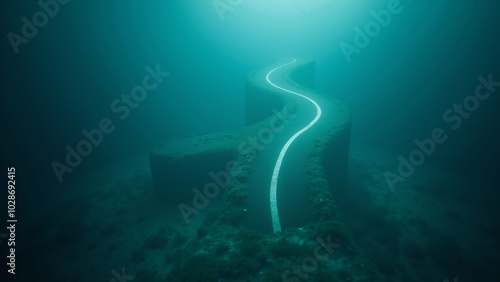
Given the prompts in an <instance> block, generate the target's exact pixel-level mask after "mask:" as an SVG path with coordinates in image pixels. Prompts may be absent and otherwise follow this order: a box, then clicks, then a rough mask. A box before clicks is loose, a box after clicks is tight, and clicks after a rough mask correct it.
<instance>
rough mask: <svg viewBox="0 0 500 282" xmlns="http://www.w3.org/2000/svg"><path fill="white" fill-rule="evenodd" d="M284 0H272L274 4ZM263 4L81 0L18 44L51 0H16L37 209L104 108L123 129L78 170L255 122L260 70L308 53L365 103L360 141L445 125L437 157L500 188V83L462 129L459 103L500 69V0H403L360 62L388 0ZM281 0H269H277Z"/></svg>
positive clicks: (9, 140) (8, 6) (22, 161)
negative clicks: (352, 50)
mask: <svg viewBox="0 0 500 282" xmlns="http://www.w3.org/2000/svg"><path fill="white" fill-rule="evenodd" d="M265 2H269V3H268V4H264V3H265ZM305 2H308V1H297V0H296V1H290V2H289V4H288V6H287V5H286V4H284V3H286V1H253V0H252V1H250V0H246V1H243V2H242V3H241V5H238V6H236V7H234V10H233V11H229V12H226V13H224V15H223V16H224V20H222V21H221V19H220V18H219V17H218V15H217V13H216V11H215V9H214V7H213V5H212V2H211V1H195V0H189V1H141V2H138V1H117V0H114V1H97V0H92V1H75V0H73V1H69V3H67V4H66V5H59V6H60V7H59V8H60V9H59V11H58V12H57V13H55V15H54V17H50V18H49V20H48V22H47V24H46V25H45V26H43V27H40V28H39V30H38V32H37V34H36V35H35V36H34V37H33V38H31V39H29V42H28V43H27V44H21V45H20V46H19V52H18V53H17V54H16V53H15V52H14V50H13V47H12V45H11V43H10V42H9V38H8V36H7V35H8V34H9V32H14V33H16V34H18V35H21V34H22V32H21V28H22V25H23V22H22V21H21V18H22V17H27V18H28V19H29V20H30V21H32V19H33V15H34V14H35V13H36V12H37V11H39V10H40V9H41V8H40V6H39V5H38V4H37V3H36V1H26V2H19V1H2V2H1V4H0V9H1V16H0V21H1V24H0V25H1V27H0V28H1V34H2V35H3V37H2V38H3V39H2V41H1V47H2V60H1V69H2V75H1V79H2V81H1V83H2V102H1V107H2V119H3V120H2V124H3V126H4V127H3V130H2V154H3V155H2V164H3V166H4V167H5V166H16V169H17V171H18V177H19V179H22V180H23V182H24V183H23V184H22V186H23V187H25V188H23V191H20V194H21V195H24V196H25V200H24V201H25V203H29V206H27V205H28V204H23V205H20V206H19V210H20V211H21V212H25V213H29V212H31V211H33V210H36V209H43V206H44V205H46V204H50V199H51V198H52V197H53V196H55V195H57V194H59V193H60V192H61V191H60V189H61V184H60V183H59V181H58V179H57V177H56V175H55V174H54V172H53V170H52V168H51V163H52V162H53V161H58V162H61V163H63V162H64V158H65V155H66V150H65V146H67V145H69V146H71V147H73V148H75V147H76V144H77V143H78V142H79V141H81V140H82V139H83V138H84V136H83V135H82V133H81V131H82V130H83V129H87V130H90V129H93V128H96V127H97V126H98V123H99V121H100V120H101V119H102V118H105V117H108V118H110V119H111V120H112V121H113V123H114V125H116V130H115V131H114V132H112V133H111V134H107V135H105V136H104V139H103V142H102V144H100V145H99V146H98V147H94V148H93V152H92V153H91V154H90V155H89V156H87V157H84V158H83V162H82V164H81V165H80V166H78V167H77V168H75V171H74V172H72V173H71V174H65V175H64V178H65V179H67V178H71V177H73V176H74V175H77V174H78V173H79V171H85V170H89V169H92V168H94V167H96V166H98V165H100V164H102V163H106V162H111V161H115V160H119V159H122V158H127V157H128V156H131V155H134V154H137V153H143V152H147V151H148V150H150V149H151V148H152V146H154V145H155V144H157V143H159V142H162V141H164V140H167V139H171V138H177V137H180V136H183V135H186V134H195V133H201V132H208V131H213V130H219V129H234V128H238V127H241V126H243V125H244V108H245V104H244V101H245V100H244V99H245V97H244V80H245V77H246V75H247V74H248V73H249V72H250V71H251V70H253V69H255V68H258V67H261V66H263V65H266V64H269V63H271V62H274V61H276V60H279V59H283V58H289V57H292V56H303V57H312V58H315V59H316V62H317V88H318V90H320V91H322V92H325V93H328V94H330V95H332V96H334V97H336V98H338V99H339V100H341V101H342V102H344V103H345V104H346V105H347V106H349V107H350V109H351V111H352V113H353V133H352V142H353V143H356V144H363V145H369V146H375V147H381V148H384V149H387V150H390V151H391V152H394V153H396V154H401V155H403V156H405V157H407V156H408V154H409V153H410V152H411V151H412V150H414V149H415V148H416V146H415V144H414V143H413V140H414V139H420V140H422V139H424V138H429V137H430V136H431V131H432V130H433V129H434V128H443V129H444V130H445V131H446V133H447V135H448V137H449V138H448V140H447V141H446V142H445V143H444V144H440V145H438V146H437V148H436V152H435V154H433V155H432V156H431V157H429V158H428V159H427V160H426V163H425V165H427V164H431V163H434V164H438V165H440V166H442V167H444V168H446V169H449V170H451V171H453V172H455V173H457V174H463V175H468V176H470V178H469V179H470V182H471V189H476V191H477V194H478V195H479V196H478V197H480V198H484V199H497V198H498V192H497V188H498V187H499V183H500V181H499V180H498V177H497V175H498V172H499V171H500V162H499V161H498V160H499V157H500V149H499V146H498V139H499V137H500V123H499V121H500V119H499V118H500V112H499V111H498V108H499V106H500V97H499V96H500V88H497V89H496V91H495V92H494V93H492V95H491V97H490V98H488V99H487V100H485V101H481V103H480V105H479V108H478V109H477V110H476V111H474V112H472V113H471V115H470V117H469V118H468V119H464V120H463V124H462V125H461V126H460V127H459V128H458V129H457V130H452V129H451V127H450V125H451V124H450V123H446V122H445V121H444V120H443V113H444V112H445V111H446V110H447V109H449V108H451V107H452V106H453V104H455V103H463V101H464V99H465V98H466V97H467V96H469V95H473V94H474V91H475V88H476V86H477V85H478V83H479V81H478V79H477V77H478V76H479V75H482V76H483V77H487V76H488V75H490V74H491V75H492V77H493V80H494V81H500V64H499V63H500V52H499V51H498V50H500V32H499V31H500V20H499V18H498V13H499V12H500V4H498V2H497V1H478V2H477V3H475V2H472V1H462V2H459V3H457V2H456V1H451V0H445V1H438V2H436V1H409V0H402V1H401V7H402V8H401V9H402V10H401V12H400V13H399V14H393V15H392V18H391V22H390V23H389V24H388V25H387V27H384V28H382V29H381V30H380V33H379V34H378V35H376V36H374V37H373V38H371V42H370V44H369V45H368V46H366V47H365V48H362V49H360V53H359V54H353V55H352V56H351V62H350V63H349V62H348V60H347V59H346V57H345V56H344V55H343V53H342V50H341V48H340V47H339V45H340V44H341V43H342V42H346V43H348V44H351V45H354V37H355V34H356V31H355V30H354V27H356V26H358V27H361V28H364V27H365V25H366V24H367V23H368V22H369V21H371V20H373V17H372V15H370V11H372V10H374V11H380V10H381V9H387V3H388V1H370V3H366V1H316V2H314V1H312V2H314V3H313V4H311V3H305ZM266 5H267V6H266ZM156 65H159V66H160V68H161V70H162V71H165V72H169V73H170V75H169V77H168V78H166V79H165V80H164V81H163V82H162V83H161V84H160V85H159V87H158V88H156V89H155V90H153V91H151V92H149V93H148V96H147V98H146V99H145V100H144V101H142V102H140V104H139V106H138V107H137V108H136V109H132V110H131V112H130V115H129V116H128V117H127V118H126V119H124V120H119V119H118V115H117V114H116V113H113V112H112V111H111V109H110V105H111V103H112V102H113V100H115V99H117V98H119V97H120V95H121V93H130V91H131V89H132V88H133V87H135V86H137V85H139V84H140V83H141V81H142V78H143V77H144V75H145V74H146V73H147V72H146V70H145V68H146V67H147V66H151V67H153V68H154V67H155V66H156Z"/></svg>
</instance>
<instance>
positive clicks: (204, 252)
mask: <svg viewBox="0 0 500 282" xmlns="http://www.w3.org/2000/svg"><path fill="white" fill-rule="evenodd" d="M395 160H397V157H396V155H395V154H393V153H390V152H387V151H382V150H380V149H377V148H367V147H363V146H359V145H356V144H352V145H351V152H350V159H349V172H348V179H347V185H346V189H345V190H344V191H342V192H340V191H337V192H335V193H334V205H336V208H337V210H338V212H339V214H340V217H339V218H337V219H336V221H329V222H326V223H324V222H323V223H312V224H309V225H307V226H304V227H303V228H291V229H285V230H283V232H279V233H274V234H273V233H268V234H264V233H261V232H258V231H254V230H251V229H248V228H246V227H243V226H238V224H237V222H236V223H235V224H224V223H221V222H220V221H219V220H218V219H217V218H218V213H219V212H220V210H221V207H222V205H223V204H222V200H221V199H219V200H217V199H214V201H212V202H211V203H210V204H209V205H208V206H207V208H206V209H204V210H203V211H201V212H200V214H198V215H195V216H192V217H191V218H190V221H191V222H190V223H189V224H186V222H185V221H184V220H183V218H182V216H181V214H180V212H179V209H178V207H177V206H175V205H169V204H166V203H165V202H164V201H163V200H162V199H161V198H160V197H157V196H156V192H155V189H154V187H153V181H152V177H151V172H150V167H149V158H148V153H147V152H145V153H144V154H141V155H137V156H135V157H133V158H129V159H124V160H122V161H119V162H116V163H114V164H109V165H107V166H105V167H96V168H95V169H94V170H93V171H86V172H82V173H80V175H79V176H78V177H76V178H75V179H74V180H73V181H71V183H70V181H67V182H66V183H64V185H65V186H66V188H65V191H66V193H65V194H64V195H61V197H60V199H58V201H57V202H58V204H56V205H51V206H50V207H47V213H45V214H39V215H36V216H35V215H33V219H32V220H33V222H36V224H33V225H32V226H30V230H27V231H25V233H26V234H36V236H32V237H31V238H32V239H31V241H30V242H27V243H26V244H28V246H27V247H28V248H29V249H31V251H32V252H31V253H32V254H34V255H33V256H32V257H31V258H30V259H31V260H33V261H32V262H31V265H36V268H34V269H30V274H29V275H30V276H32V277H33V278H35V277H43V278H44V281H132V280H133V281H306V280H307V281H446V280H448V281H453V279H454V278H455V277H460V281H479V280H478V278H480V277H486V276H481V275H487V276H488V277H500V276H498V272H499V271H498V269H497V266H498V261H497V259H496V253H495V252H494V250H496V249H497V248H498V241H496V240H495V239H496V238H498V236H499V234H500V232H499V231H500V230H499V226H498V223H494V222H493V221H492V217H493V215H494V214H496V213H495V211H494V210H491V209H492V207H490V206H488V205H483V206H473V205H470V201H471V199H473V198H474V191H473V190H472V189H460V187H464V186H467V185H471V183H469V182H468V181H467V180H466V179H464V178H463V176H461V175H454V174H452V173H449V172H447V171H443V170H442V169H440V168H439V167H430V166H426V167H425V168H424V167H422V168H419V170H417V171H416V172H415V173H414V175H413V176H412V177H409V178H408V179H407V180H406V181H405V182H404V183H402V184H400V186H398V188H397V190H396V191H395V192H391V191H390V189H389V188H388V187H387V184H386V181H385V179H384V177H383V174H384V172H385V171H387V170H390V169H393V168H394V167H395V166H396V163H395ZM450 191H453V193H449V192H450ZM456 191H469V192H468V193H470V194H458V193H456ZM464 193H465V192H464ZM219 197H223V196H222V195H221V196H219ZM493 206H494V205H493ZM464 227H466V228H464ZM329 236H330V237H329ZM488 281H489V280H488Z"/></svg>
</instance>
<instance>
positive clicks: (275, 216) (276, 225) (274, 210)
mask: <svg viewBox="0 0 500 282" xmlns="http://www.w3.org/2000/svg"><path fill="white" fill-rule="evenodd" d="M292 60H293V61H291V62H289V63H286V64H283V65H281V66H278V67H276V68H274V69H272V70H271V71H270V72H269V73H268V74H267V76H266V80H267V82H269V84H271V85H272V86H274V87H276V88H278V89H280V90H283V91H285V92H287V93H290V94H293V95H297V96H300V97H302V98H304V99H306V100H308V101H309V102H311V103H313V104H314V106H315V107H316V117H315V118H314V119H313V120H312V121H311V122H310V123H309V124H308V125H306V126H305V127H304V128H302V129H301V130H299V131H297V132H296V133H295V134H294V135H293V136H292V137H290V139H288V141H287V142H286V143H285V145H284V146H283V148H282V149H281V151H280V154H279V156H278V159H277V160H276V164H275V166H274V170H273V176H272V178H271V186H270V190H269V196H270V204H271V218H272V223H273V230H274V232H280V231H281V223H280V218H279V213H278V202H277V200H276V192H277V188H278V177H279V173H280V168H281V163H282V162H283V158H284V157H285V154H286V152H287V150H288V148H289V147H290V145H291V144H292V143H293V141H294V140H295V139H296V138H297V137H299V135H301V134H302V133H304V132H305V131H306V130H308V129H309V128H311V126H313V125H314V124H315V123H316V122H317V121H318V120H319V118H320V117H321V108H320V107H319V105H318V103H316V102H315V101H314V100H313V99H311V98H309V97H307V96H304V95H302V94H299V93H297V92H294V91H291V90H288V89H285V88H283V87H280V86H278V85H276V84H274V83H273V82H271V80H270V79H269V77H270V76H271V74H272V73H273V72H274V71H276V70H278V69H280V68H283V67H285V66H287V65H290V64H293V63H295V62H296V61H297V60H296V59H292Z"/></svg>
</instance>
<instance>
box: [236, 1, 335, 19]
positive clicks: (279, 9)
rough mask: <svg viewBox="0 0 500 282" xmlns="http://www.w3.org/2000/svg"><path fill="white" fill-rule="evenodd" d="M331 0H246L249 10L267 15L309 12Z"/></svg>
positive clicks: (276, 15)
mask: <svg viewBox="0 0 500 282" xmlns="http://www.w3.org/2000/svg"><path fill="white" fill-rule="evenodd" d="M331 2H332V0H246V1H245V2H244V5H245V6H246V7H247V9H248V10H249V11H251V12H252V13H255V14H261V15H264V16H267V17H274V18H276V17H290V16H297V15H301V14H310V13H312V12H314V11H316V10H319V9H321V8H323V7H325V6H326V5H328V4H330V3H331Z"/></svg>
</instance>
